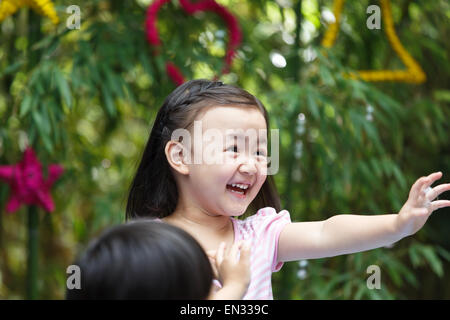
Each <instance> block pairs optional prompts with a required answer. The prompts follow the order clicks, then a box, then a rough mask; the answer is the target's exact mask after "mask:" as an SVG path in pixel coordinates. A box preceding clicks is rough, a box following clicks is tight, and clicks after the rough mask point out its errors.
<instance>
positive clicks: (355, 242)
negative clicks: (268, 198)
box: [278, 172, 450, 262]
mask: <svg viewBox="0 0 450 320" xmlns="http://www.w3.org/2000/svg"><path fill="white" fill-rule="evenodd" d="M441 177H442V172H436V173H432V174H430V175H429V176H428V177H422V178H420V179H418V180H417V181H416V182H415V183H414V185H413V186H412V187H411V190H410V192H409V198H408V200H407V201H406V203H405V204H404V205H403V207H402V208H401V210H400V212H399V213H398V214H384V215H375V216H373V215H370V216H364V215H351V214H341V215H336V216H333V217H331V218H329V219H327V220H324V221H315V222H297V223H291V224H288V225H286V227H284V229H283V231H282V232H281V234H280V238H279V243H278V261H283V262H285V261H294V260H300V259H316V258H324V257H332V256H337V255H341V254H349V253H354V252H360V251H365V250H370V249H374V248H379V247H383V246H387V245H390V244H392V243H394V242H397V241H398V240H400V239H402V238H404V237H406V236H409V235H412V234H414V233H416V232H417V231H418V230H420V228H422V227H423V225H424V224H425V222H426V221H427V219H428V217H429V216H430V215H431V213H432V212H433V211H434V210H437V209H439V208H444V207H450V201H448V200H438V201H432V200H433V199H435V198H436V197H437V196H439V195H440V194H441V193H443V192H445V191H448V190H450V184H449V183H448V184H441V185H438V186H436V187H434V188H432V189H431V188H429V187H430V186H431V184H433V182H434V181H436V180H438V179H440V178H441Z"/></svg>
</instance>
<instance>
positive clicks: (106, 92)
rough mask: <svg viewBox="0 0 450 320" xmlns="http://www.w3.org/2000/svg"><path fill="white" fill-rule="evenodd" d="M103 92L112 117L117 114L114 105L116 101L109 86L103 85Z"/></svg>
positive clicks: (107, 110)
mask: <svg viewBox="0 0 450 320" xmlns="http://www.w3.org/2000/svg"><path fill="white" fill-rule="evenodd" d="M102 94H103V102H104V103H105V108H106V112H108V114H109V115H110V116H111V117H114V116H115V115H116V107H115V106H114V101H113V98H112V97H111V93H110V92H109V89H108V87H107V86H105V85H103V86H102Z"/></svg>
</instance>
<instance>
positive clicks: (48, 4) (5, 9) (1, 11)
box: [0, 0, 59, 24]
mask: <svg viewBox="0 0 450 320" xmlns="http://www.w3.org/2000/svg"><path fill="white" fill-rule="evenodd" d="M22 7H31V8H33V9H34V10H35V11H36V12H37V13H38V14H40V15H42V16H47V17H48V18H49V19H50V20H51V21H52V22H53V23H54V24H57V23H58V22H59V18H58V15H57V14H56V11H55V8H54V7H53V2H52V1H51V0H3V1H1V2H0V22H2V21H3V20H4V19H5V18H6V17H8V16H10V15H13V14H14V13H15V12H16V11H17V10H19V9H20V8H22Z"/></svg>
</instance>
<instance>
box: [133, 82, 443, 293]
mask: <svg viewBox="0 0 450 320" xmlns="http://www.w3.org/2000/svg"><path fill="white" fill-rule="evenodd" d="M255 131H259V132H263V133H264V132H265V134H263V135H261V134H258V135H255V134H254V132H255ZM267 132H269V119H268V113H267V111H266V109H265V107H264V106H263V104H262V103H261V101H259V100H258V99H257V98H256V97H254V96H253V95H251V94H250V93H248V92H247V91H245V90H243V89H241V88H238V87H235V86H231V85H226V84H223V83H222V82H220V81H208V80H192V81H188V82H186V83H184V84H182V85H181V86H179V87H177V88H176V89H175V90H174V91H173V92H172V93H171V94H169V96H168V97H167V98H166V100H165V101H164V103H163V105H162V107H161V109H160V110H159V112H158V114H157V116H156V120H155V123H154V124H153V128H152V131H151V133H150V137H149V139H148V142H147V145H146V147H145V150H144V153H143V156H142V159H141V162H140V164H139V167H138V169H137V172H136V175H135V177H134V180H133V182H132V184H131V188H130V192H129V196H128V203H127V213H126V217H127V218H128V219H131V218H135V217H154V218H159V219H161V220H162V221H164V222H167V223H169V224H172V225H176V226H179V227H180V228H183V229H184V230H186V231H188V232H189V233H190V234H191V235H192V236H194V238H196V239H197V240H198V241H199V243H200V244H201V245H202V247H203V248H204V249H205V251H207V252H208V253H210V255H212V256H214V253H215V252H216V249H217V248H218V247H219V244H220V243H225V244H227V245H228V246H231V245H232V244H233V243H235V242H237V241H240V240H242V239H245V240H248V241H250V242H251V247H252V252H251V259H250V263H251V280H250V284H249V287H248V290H247V292H246V294H245V296H244V299H273V295H272V284H271V275H272V272H276V271H278V270H280V268H281V266H282V265H283V263H284V262H286V261H294V260H301V259H314V258H324V257H332V256H336V255H341V254H348V253H353V252H359V251H365V250H369V249H373V248H378V247H383V246H388V245H390V244H392V243H394V242H396V241H398V240H400V239H402V238H403V237H406V236H409V235H412V234H414V233H415V232H417V231H418V230H419V229H420V228H422V226H423V225H424V224H425V222H426V220H427V219H428V217H429V216H430V215H431V213H432V212H433V211H434V210H437V209H439V208H443V207H448V206H450V201H448V200H438V201H432V200H433V199H435V198H436V197H437V196H439V195H440V194H441V193H443V192H445V191H447V190H450V184H441V185H438V186H436V187H435V188H431V184H433V183H434V182H435V181H436V180H438V179H440V178H441V176H442V173H441V172H437V173H433V174H431V175H429V176H427V177H422V178H420V179H418V180H417V181H416V182H415V183H414V185H413V186H412V188H411V191H410V193H409V198H408V199H407V201H406V202H405V204H404V206H403V207H402V208H401V210H400V212H399V213H398V214H383V215H352V214H340V215H336V216H333V217H331V218H329V219H327V220H323V221H312V222H291V219H290V214H289V212H288V211H286V210H281V206H280V199H279V197H278V194H277V191H276V188H275V184H274V183H273V179H272V176H271V175H270V174H269V175H268V174H267V173H268V164H269V162H270V161H269V158H268V156H267V155H268V150H267V149H268V145H269V141H268V138H267ZM186 133H188V134H186ZM191 137H192V138H191ZM211 138H212V139H211ZM230 138H231V139H230ZM191 142H193V145H191ZM276 142H277V141H272V145H273V144H274V143H276ZM198 155H200V157H198ZM192 158H194V161H192ZM274 159H276V155H275V158H274ZM272 163H273V161H272ZM272 163H270V164H271V166H272ZM271 168H272V167H271ZM246 212H248V213H252V214H253V215H252V216H250V217H248V218H246V219H237V218H236V217H239V216H242V215H243V214H244V213H246ZM222 246H223V244H222ZM217 284H218V286H220V282H218V283H217ZM223 284H224V283H222V285H223Z"/></svg>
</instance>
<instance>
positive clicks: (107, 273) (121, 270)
mask: <svg viewBox="0 0 450 320" xmlns="http://www.w3.org/2000/svg"><path fill="white" fill-rule="evenodd" d="M75 264H76V265H78V266H79V267H80V271H81V272H80V273H81V289H67V293H66V298H67V299H70V300H79V299H83V300H93V299H153V300H159V299H161V300H170V299H196V300H201V299H206V298H207V297H208V295H209V293H210V289H211V284H212V280H213V271H212V268H211V264H210V262H209V260H208V257H207V255H206V253H205V252H204V251H203V249H202V247H201V246H200V244H199V243H198V242H197V241H196V240H195V239H194V238H193V237H192V236H190V235H189V234H188V233H187V232H185V231H183V230H182V229H180V228H177V227H175V226H173V225H169V224H167V223H163V222H158V221H151V220H144V219H139V220H136V221H133V222H129V223H126V224H123V225H119V226H114V227H111V228H109V229H107V230H106V231H105V232H103V233H102V234H101V235H100V236H99V237H98V238H96V239H94V240H93V241H91V242H90V244H89V245H88V248H87V249H86V251H85V252H84V254H83V255H82V256H81V257H80V259H78V260H77V261H76V263H75Z"/></svg>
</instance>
